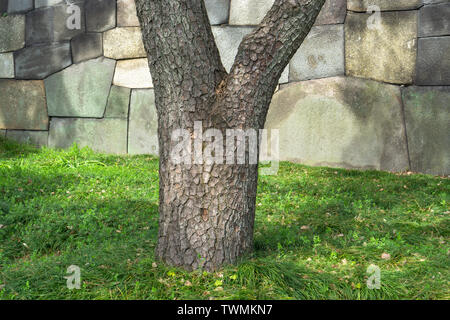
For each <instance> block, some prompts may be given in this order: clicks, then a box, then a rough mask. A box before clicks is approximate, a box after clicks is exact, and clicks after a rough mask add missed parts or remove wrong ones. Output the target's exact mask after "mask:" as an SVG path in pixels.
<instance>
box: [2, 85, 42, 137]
mask: <svg viewBox="0 0 450 320" xmlns="http://www.w3.org/2000/svg"><path fill="white" fill-rule="evenodd" d="M0 97H1V99H0V129H19V130H20V129H23V130H47V129H48V116H47V106H46V102H45V90H44V82H43V81H18V80H0Z"/></svg>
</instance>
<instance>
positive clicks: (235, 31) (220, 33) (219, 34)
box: [212, 27, 254, 71]
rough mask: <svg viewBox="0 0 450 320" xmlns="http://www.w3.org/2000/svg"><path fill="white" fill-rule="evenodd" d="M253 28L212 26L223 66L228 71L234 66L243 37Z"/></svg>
mask: <svg viewBox="0 0 450 320" xmlns="http://www.w3.org/2000/svg"><path fill="white" fill-rule="evenodd" d="M253 29H254V28H253V27H212V31H213V34H214V38H215V39H216V43H217V48H218V49H219V53H220V57H221V58H222V63H223V66H224V67H225V69H226V70H227V71H230V69H231V67H232V66H233V62H234V58H235V57H236V54H237V51H238V48H239V44H240V43H241V41H242V39H243V38H244V36H246V35H247V34H249V33H250V32H252V31H253Z"/></svg>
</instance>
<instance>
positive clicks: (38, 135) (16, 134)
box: [6, 130, 48, 147]
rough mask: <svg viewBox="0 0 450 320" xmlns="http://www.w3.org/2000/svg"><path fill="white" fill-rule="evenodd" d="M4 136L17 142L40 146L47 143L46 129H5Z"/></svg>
mask: <svg viewBox="0 0 450 320" xmlns="http://www.w3.org/2000/svg"><path fill="white" fill-rule="evenodd" d="M6 138H7V139H9V140H13V141H17V142H19V143H26V144H32V145H35V146H38V147H42V146H46V145H47V140H48V131H22V130H7V132H6Z"/></svg>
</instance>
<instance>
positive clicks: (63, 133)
mask: <svg viewBox="0 0 450 320" xmlns="http://www.w3.org/2000/svg"><path fill="white" fill-rule="evenodd" d="M74 143H76V144H77V145H78V146H79V147H86V146H87V147H89V148H91V149H93V150H94V151H97V152H104V153H112V154H126V152H127V120H126V119H80V118H78V119H77V118H52V120H51V122H50V131H49V136H48V145H49V147H51V148H62V149H66V148H70V147H71V146H72V145H73V144H74Z"/></svg>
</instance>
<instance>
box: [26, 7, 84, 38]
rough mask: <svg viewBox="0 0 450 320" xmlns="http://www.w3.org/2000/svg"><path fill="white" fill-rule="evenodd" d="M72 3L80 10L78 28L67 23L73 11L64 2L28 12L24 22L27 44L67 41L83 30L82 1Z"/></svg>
mask: <svg viewBox="0 0 450 320" xmlns="http://www.w3.org/2000/svg"><path fill="white" fill-rule="evenodd" d="M74 4H75V5H77V6H78V8H79V10H80V11H79V13H80V18H79V19H80V20H79V21H80V25H79V29H78V26H76V25H74V26H72V25H71V24H68V21H69V20H70V21H72V20H71V19H72V18H71V16H72V15H73V13H72V11H68V8H69V6H68V5H65V4H61V5H57V6H53V7H46V8H42V9H39V10H34V11H32V12H30V13H28V14H27V23H26V25H27V31H26V42H27V45H31V44H36V43H52V42H60V41H68V40H70V39H72V38H73V37H74V36H76V35H77V34H80V33H83V32H84V30H85V19H84V3H83V2H80V1H78V2H75V3H74ZM69 26H70V28H69ZM72 28H73V29H72Z"/></svg>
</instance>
